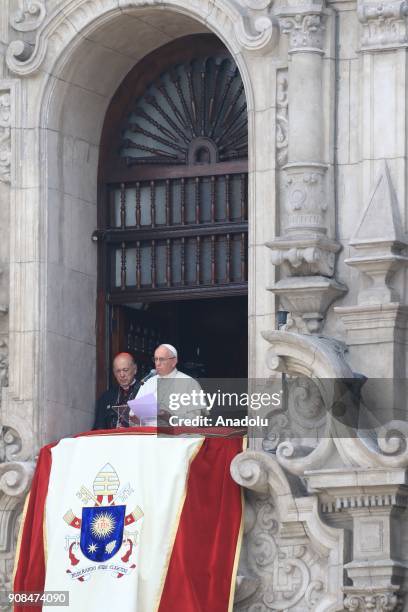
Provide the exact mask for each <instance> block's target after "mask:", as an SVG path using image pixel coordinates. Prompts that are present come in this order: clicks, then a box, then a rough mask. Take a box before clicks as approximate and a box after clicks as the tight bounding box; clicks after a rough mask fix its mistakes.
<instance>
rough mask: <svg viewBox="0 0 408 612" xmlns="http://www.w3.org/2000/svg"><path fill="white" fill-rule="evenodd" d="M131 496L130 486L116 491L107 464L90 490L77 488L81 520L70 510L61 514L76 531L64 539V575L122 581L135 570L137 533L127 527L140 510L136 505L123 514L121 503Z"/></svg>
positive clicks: (115, 481) (116, 481) (116, 480)
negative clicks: (98, 574)
mask: <svg viewBox="0 0 408 612" xmlns="http://www.w3.org/2000/svg"><path fill="white" fill-rule="evenodd" d="M132 493H134V490H133V489H132V488H131V486H130V483H127V484H126V485H125V486H124V487H123V488H122V489H121V488H120V480H119V476H118V474H117V473H116V471H115V469H114V468H113V467H112V465H111V464H110V463H107V464H106V465H104V466H103V468H102V469H101V470H100V471H99V472H98V474H97V475H96V477H95V480H94V482H93V486H92V491H90V490H89V489H88V488H87V487H85V486H84V485H81V487H80V489H79V491H78V492H77V497H78V498H79V499H80V500H81V502H82V503H83V504H84V506H83V507H82V513H81V517H78V516H76V515H75V514H74V513H73V511H72V510H71V509H70V510H68V512H66V513H65V515H64V521H65V522H66V523H67V524H68V525H70V527H73V528H74V529H75V530H76V531H77V533H74V534H72V535H71V534H69V535H67V536H66V538H65V540H66V546H65V548H66V550H67V554H68V560H69V567H68V568H67V570H66V572H67V574H69V576H70V577H71V578H72V579H73V580H78V581H80V582H84V581H86V580H89V578H91V576H92V574H94V573H95V572H99V571H108V572H110V573H111V574H112V575H113V576H114V577H115V578H122V576H125V575H127V574H129V573H130V572H132V571H133V570H134V569H135V567H136V563H135V556H136V547H137V541H138V535H139V532H138V529H131V530H129V526H132V527H133V526H135V525H136V523H137V522H138V521H139V520H140V519H141V518H142V516H143V511H142V509H141V508H140V507H139V506H136V507H135V508H134V510H132V512H130V513H128V514H126V505H125V502H126V500H127V499H128V498H129V497H130V496H131V495H132ZM90 503H92V504H93V505H89V504H90ZM78 532H79V533H78ZM89 561H91V565H89Z"/></svg>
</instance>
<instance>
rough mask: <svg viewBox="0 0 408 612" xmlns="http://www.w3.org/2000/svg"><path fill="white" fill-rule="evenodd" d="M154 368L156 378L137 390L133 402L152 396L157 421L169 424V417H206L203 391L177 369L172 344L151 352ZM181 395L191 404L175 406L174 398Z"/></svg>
mask: <svg viewBox="0 0 408 612" xmlns="http://www.w3.org/2000/svg"><path fill="white" fill-rule="evenodd" d="M153 360H154V365H155V369H156V374H155V375H154V376H152V377H151V378H149V379H148V380H147V381H146V382H145V383H144V384H143V385H142V386H141V387H140V389H139V391H138V393H137V395H136V400H137V399H140V398H142V397H144V396H147V395H152V394H153V395H154V396H155V398H156V399H157V405H158V418H159V421H160V420H161V421H164V422H165V423H167V422H168V420H169V418H170V416H172V415H177V416H178V417H194V416H200V415H205V414H206V412H205V411H206V407H207V406H206V403H205V400H204V399H203V398H202V389H201V386H200V385H199V383H198V382H197V381H196V380H195V379H194V378H192V377H191V376H188V375H187V374H184V373H183V372H180V371H179V370H178V369H177V367H176V366H177V361H178V354H177V349H176V348H175V347H174V346H172V345H171V344H160V346H158V347H157V348H156V350H155V351H154V358H153ZM183 394H184V397H186V395H185V394H187V395H189V396H190V397H191V401H190V402H189V401H187V402H185V401H184V402H181V404H180V406H179V407H177V408H175V404H176V403H177V402H175V401H174V398H176V397H177V396H179V397H180V396H181V395H183ZM169 397H173V409H171V408H170V407H169Z"/></svg>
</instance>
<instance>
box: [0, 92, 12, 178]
mask: <svg viewBox="0 0 408 612" xmlns="http://www.w3.org/2000/svg"><path fill="white" fill-rule="evenodd" d="M10 166H11V94H10V90H4V89H3V90H0V181H3V182H6V183H8V182H10Z"/></svg>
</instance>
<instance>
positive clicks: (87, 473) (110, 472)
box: [14, 428, 243, 612]
mask: <svg viewBox="0 0 408 612" xmlns="http://www.w3.org/2000/svg"><path fill="white" fill-rule="evenodd" d="M242 445H243V440H242V438H240V437H209V438H205V437H202V436H201V437H193V436H191V435H190V436H183V437H182V436H157V432H156V430H155V429H149V428H132V429H127V430H116V431H109V432H101V431H96V432H90V433H87V434H82V435H80V436H77V437H75V438H67V439H64V440H61V441H60V442H58V443H56V444H51V445H48V446H46V447H44V448H43V449H42V450H41V452H40V455H39V459H38V464H37V468H36V472H35V475H34V479H33V483H32V488H31V492H30V496H29V499H28V503H27V505H26V511H25V517H24V521H23V525H22V529H21V533H20V542H19V550H18V551H17V558H16V567H15V579H14V591H15V592H23V591H25V592H27V591H34V592H42V591H44V590H45V591H68V592H69V610H70V612H71V611H72V612H80V611H81V612H82V611H83V610H87V611H88V612H92V611H93V610H95V611H96V610H98V611H100V610H102V611H104V610H106V611H108V610H110V609H112V608H113V607H114V606H118V605H120V608H121V612H131V611H132V612H174V611H175V610H177V612H209V611H210V610H211V612H227V611H229V610H231V609H232V600H233V592H234V584H235V574H236V568H237V561H238V555H239V548H240V541H241V534H242V495H241V491H240V489H239V487H238V485H236V484H235V483H234V482H233V480H232V478H231V476H230V472H229V467H230V464H231V461H232V459H233V458H234V456H235V455H236V454H238V453H239V452H241V451H242V449H243V446H242ZM54 608H55V609H57V606H52V605H51V606H50V605H47V608H45V609H49V610H53V609H54ZM23 609H26V608H24V606H22V605H16V606H15V611H16V612H19V611H20V610H23ZM30 609H31V610H33V612H35V611H36V610H41V606H35V607H30ZM58 609H61V607H60V606H58Z"/></svg>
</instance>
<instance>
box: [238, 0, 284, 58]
mask: <svg viewBox="0 0 408 612" xmlns="http://www.w3.org/2000/svg"><path fill="white" fill-rule="evenodd" d="M240 4H241V6H242V5H243V8H244V9H245V12H244V13H243V14H242V16H241V18H240V19H239V20H237V21H236V22H235V25H234V32H235V37H236V39H237V42H238V44H239V45H240V46H241V47H243V48H244V49H246V50H247V51H251V52H255V53H261V54H266V53H269V52H270V51H271V50H272V49H273V48H274V47H275V46H276V44H277V42H278V39H279V25H278V21H277V19H276V18H275V17H273V16H272V14H271V9H272V4H273V1H272V0H242V1H241V3H240Z"/></svg>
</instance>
